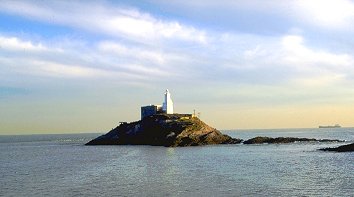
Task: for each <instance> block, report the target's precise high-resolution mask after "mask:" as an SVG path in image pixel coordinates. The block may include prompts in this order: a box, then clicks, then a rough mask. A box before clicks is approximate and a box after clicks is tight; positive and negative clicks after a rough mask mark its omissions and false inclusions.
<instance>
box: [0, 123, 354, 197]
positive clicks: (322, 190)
mask: <svg viewBox="0 0 354 197" xmlns="http://www.w3.org/2000/svg"><path fill="white" fill-rule="evenodd" d="M224 133H226V134H228V135H231V136H233V137H238V138H242V139H248V138H252V137H255V136H271V137H277V136H284V137H285V136H293V137H311V138H312V137H314V138H330V139H343V140H347V141H348V142H346V143H349V142H353V140H354V129H353V128H341V129H282V130H263V131H262V130H236V131H224ZM98 135H99V134H70V135H27V136H0V159H1V161H0V196H354V152H351V153H330V152H321V151H317V149H318V148H323V147H334V146H338V145H342V144H346V143H314V142H309V143H294V144H281V145H275V144H268V145H267V144H264V145H242V144H240V145H215V146H203V147H184V148H165V147H153V146H84V145H83V144H84V143H85V142H87V141H89V140H90V139H92V138H94V137H96V136H98Z"/></svg>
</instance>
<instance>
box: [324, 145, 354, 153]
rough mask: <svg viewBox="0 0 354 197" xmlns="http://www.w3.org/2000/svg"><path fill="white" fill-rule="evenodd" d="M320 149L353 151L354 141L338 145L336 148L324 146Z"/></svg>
mask: <svg viewBox="0 0 354 197" xmlns="http://www.w3.org/2000/svg"><path fill="white" fill-rule="evenodd" d="M320 150H323V151H335V152H353V151H354V143H352V144H347V145H343V146H338V147H336V148H322V149H320Z"/></svg>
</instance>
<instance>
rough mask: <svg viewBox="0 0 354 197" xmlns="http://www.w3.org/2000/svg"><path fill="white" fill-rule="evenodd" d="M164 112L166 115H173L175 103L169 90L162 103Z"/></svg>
mask: <svg viewBox="0 0 354 197" xmlns="http://www.w3.org/2000/svg"><path fill="white" fill-rule="evenodd" d="M162 111H164V112H165V113H166V114H173V102H172V99H171V94H170V92H169V91H168V89H166V92H165V101H164V102H163V103H162Z"/></svg>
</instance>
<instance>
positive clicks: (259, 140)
mask: <svg viewBox="0 0 354 197" xmlns="http://www.w3.org/2000/svg"><path fill="white" fill-rule="evenodd" d="M293 142H342V141H341V140H330V139H319V140H318V139H315V138H297V137H277V138H271V137H260V136H258V137H255V138H252V139H249V140H246V141H244V142H243V143H244V144H264V143H268V144H283V143H293Z"/></svg>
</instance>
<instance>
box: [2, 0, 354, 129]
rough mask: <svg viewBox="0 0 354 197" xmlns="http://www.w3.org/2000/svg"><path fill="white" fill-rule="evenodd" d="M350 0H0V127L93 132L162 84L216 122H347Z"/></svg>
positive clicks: (184, 106) (352, 67) (225, 125)
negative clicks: (0, 1)
mask: <svg viewBox="0 0 354 197" xmlns="http://www.w3.org/2000/svg"><path fill="white" fill-rule="evenodd" d="M353 22H354V1H348V0H337V1H331V0H323V1H319V0H307V1H305V0H298V1H280V0H274V1H266V2H264V1H260V0H257V1H256V0H250V1H224V0H221V1H202V0H195V1H174V0H172V1H162V0H146V1H6V0H4V1H2V3H1V4H0V111H1V112H0V125H1V128H0V134H12V133H15V134H17V133H63V132H65V133H67V132H97V131H98V132H104V131H106V130H109V129H110V128H112V127H114V126H115V125H116V124H117V122H119V121H133V120H136V119H139V117H140V114H139V113H140V109H139V107H140V106H141V105H146V104H151V103H161V102H162V98H163V93H164V90H165V89H166V88H169V89H170V91H171V93H172V98H173V100H174V103H175V109H176V110H177V112H180V113H190V112H192V111H193V109H196V110H197V111H199V112H201V118H202V119H203V120H205V121H206V122H208V123H210V124H211V125H212V126H215V127H217V128H219V129H239V128H284V127H285V128H292V127H317V126H318V125H320V124H335V123H339V124H342V125H343V126H354V121H353V120H352V119H351V117H352V115H353V110H354V104H353V98H354V97H353V96H354V85H353V84H354V83H353V82H354V81H353V79H354V55H353V54H354V53H353V52H354V47H353V46H354V38H353V36H352V35H353V33H354V26H353V25H352V24H353Z"/></svg>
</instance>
